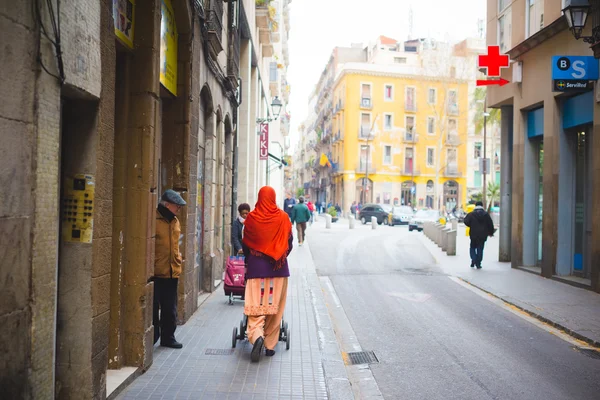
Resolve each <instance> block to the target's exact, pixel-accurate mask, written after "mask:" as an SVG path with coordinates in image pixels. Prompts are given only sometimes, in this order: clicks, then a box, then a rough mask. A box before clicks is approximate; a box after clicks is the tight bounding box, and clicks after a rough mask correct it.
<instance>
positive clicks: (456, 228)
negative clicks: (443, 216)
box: [452, 218, 458, 231]
mask: <svg viewBox="0 0 600 400" xmlns="http://www.w3.org/2000/svg"><path fill="white" fill-rule="evenodd" d="M452 230H453V231H457V230H458V220H457V219H456V218H455V219H453V220H452Z"/></svg>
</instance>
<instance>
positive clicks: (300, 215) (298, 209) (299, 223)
mask: <svg viewBox="0 0 600 400" xmlns="http://www.w3.org/2000/svg"><path fill="white" fill-rule="evenodd" d="M298 201H299V203H298V204H296V205H295V206H294V208H293V209H292V224H293V223H296V229H297V230H298V244H299V245H300V246H302V244H303V243H304V239H305V238H306V223H307V222H308V221H310V210H309V209H308V207H307V206H306V204H304V197H302V196H300V197H299V198H298Z"/></svg>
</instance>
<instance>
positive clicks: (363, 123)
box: [360, 113, 371, 138]
mask: <svg viewBox="0 0 600 400" xmlns="http://www.w3.org/2000/svg"><path fill="white" fill-rule="evenodd" d="M370 133H371V114H369V113H362V114H361V115H360V137H361V138H367V137H368V136H369V134H370Z"/></svg>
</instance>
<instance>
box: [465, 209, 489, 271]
mask: <svg viewBox="0 0 600 400" xmlns="http://www.w3.org/2000/svg"><path fill="white" fill-rule="evenodd" d="M464 223H465V225H466V226H468V227H469V228H470V232H469V236H470V237H471V268H473V267H477V269H481V261H482V260H483V247H484V246H485V242H486V241H487V238H488V236H494V233H495V231H496V230H495V229H494V222H493V221H492V217H490V215H489V214H488V213H487V212H486V211H485V209H484V208H483V203H482V202H481V201H478V202H477V203H475V209H474V210H473V211H471V212H470V213H469V214H467V216H466V217H465V220H464Z"/></svg>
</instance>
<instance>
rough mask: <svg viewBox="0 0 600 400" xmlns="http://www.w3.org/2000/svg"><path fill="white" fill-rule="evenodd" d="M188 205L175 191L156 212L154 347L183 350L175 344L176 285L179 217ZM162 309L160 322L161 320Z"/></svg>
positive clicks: (180, 261)
mask: <svg viewBox="0 0 600 400" xmlns="http://www.w3.org/2000/svg"><path fill="white" fill-rule="evenodd" d="M185 205H186V202H185V200H183V198H182V197H181V196H180V195H179V193H177V192H175V191H174V190H171V189H169V190H167V191H166V192H165V193H164V194H163V195H162V197H161V201H160V204H159V205H158V208H157V209H156V247H155V260H154V277H153V281H154V314H153V320H154V343H156V342H157V341H158V339H159V338H160V345H161V346H165V347H171V348H173V349H181V348H182V347H183V344H181V343H179V342H178V341H177V340H175V329H176V328H177V282H178V280H179V275H180V274H181V264H182V263H183V258H182V256H181V253H180V252H179V236H180V234H181V225H180V224H179V220H178V219H177V216H176V215H177V213H178V212H179V210H181V208H182V207H183V206H185ZM159 308H160V320H159V312H158V311H159Z"/></svg>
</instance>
